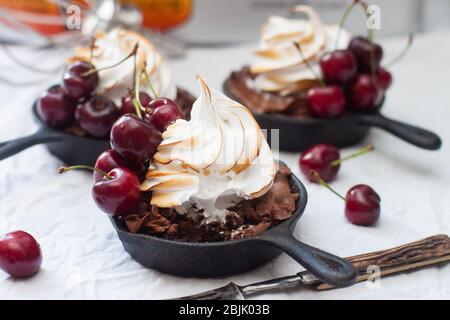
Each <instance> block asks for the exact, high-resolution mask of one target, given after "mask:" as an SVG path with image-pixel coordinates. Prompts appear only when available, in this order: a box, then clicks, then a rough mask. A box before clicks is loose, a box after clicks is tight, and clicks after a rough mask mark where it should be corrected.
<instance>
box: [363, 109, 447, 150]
mask: <svg viewBox="0 0 450 320" xmlns="http://www.w3.org/2000/svg"><path fill="white" fill-rule="evenodd" d="M358 117H359V119H360V122H361V123H362V124H364V125H368V126H374V127H377V128H381V129H384V130H386V131H388V132H390V133H392V134H393V135H395V136H397V137H399V138H401V139H403V140H405V141H408V142H409V143H411V144H413V145H415V146H418V147H421V148H424V149H428V150H437V149H439V148H440V147H441V144H442V142H441V138H439V136H437V135H436V134H434V133H433V132H430V131H428V130H425V129H422V128H418V127H415V126H412V125H410V124H406V123H402V122H399V121H395V120H391V119H388V118H386V117H385V116H383V115H381V114H379V113H375V114H362V115H359V116H358Z"/></svg>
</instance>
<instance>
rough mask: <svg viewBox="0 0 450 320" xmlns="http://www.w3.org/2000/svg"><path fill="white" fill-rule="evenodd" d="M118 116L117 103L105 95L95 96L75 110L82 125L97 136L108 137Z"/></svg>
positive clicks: (92, 134) (76, 116)
mask: <svg viewBox="0 0 450 320" xmlns="http://www.w3.org/2000/svg"><path fill="white" fill-rule="evenodd" d="M118 117H119V111H118V109H117V107H116V105H115V104H114V102H112V101H111V100H110V99H108V98H106V97H104V96H93V97H92V98H90V99H89V100H87V101H85V102H83V103H82V104H79V105H78V106H77V109H76V112H75V118H76V119H77V121H78V123H79V124H80V127H81V128H83V130H85V131H86V132H87V133H89V134H90V135H91V136H93V137H96V138H103V137H106V136H107V135H108V133H109V131H110V130H111V127H112V125H113V123H114V121H116V120H117V118H118Z"/></svg>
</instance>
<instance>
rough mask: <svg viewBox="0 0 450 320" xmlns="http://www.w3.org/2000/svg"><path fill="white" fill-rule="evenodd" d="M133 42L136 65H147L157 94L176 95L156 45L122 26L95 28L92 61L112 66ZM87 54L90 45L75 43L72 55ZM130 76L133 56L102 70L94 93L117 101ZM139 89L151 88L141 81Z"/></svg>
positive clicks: (82, 57) (87, 57) (82, 56)
mask: <svg viewBox="0 0 450 320" xmlns="http://www.w3.org/2000/svg"><path fill="white" fill-rule="evenodd" d="M136 43H139V48H138V51H137V54H136V69H137V70H142V69H143V68H144V65H146V66H147V69H146V70H147V72H148V74H149V76H150V79H151V82H152V85H153V86H154V88H155V90H156V92H157V94H158V95H159V96H164V97H167V98H170V99H175V98H176V84H175V82H174V79H173V76H172V73H171V71H170V69H169V68H168V66H167V63H166V62H165V61H164V59H163V58H162V56H161V54H160V53H159V52H158V51H157V50H156V48H155V46H154V45H153V44H152V43H151V42H150V41H149V40H148V39H147V38H145V37H144V36H142V35H141V34H139V33H136V32H133V31H129V30H125V29H121V28H116V29H113V30H111V31H110V32H108V33H105V32H98V33H97V35H96V38H95V47H94V50H93V55H92V56H93V57H92V60H91V62H92V63H93V64H94V65H95V67H96V68H103V67H107V66H111V65H113V64H115V63H117V62H118V61H120V60H122V59H123V58H124V57H126V56H127V55H128V54H130V52H131V51H132V50H133V48H134V46H135V45H136ZM90 56H91V49H90V48H89V47H78V48H77V49H76V56H75V57H74V58H73V59H78V60H90ZM133 76H134V59H128V60H126V61H125V62H123V63H121V64H120V65H119V66H116V67H114V68H111V69H107V70H103V71H101V73H100V83H99V85H98V88H97V93H99V94H102V95H105V96H107V97H109V98H110V99H112V100H114V101H115V102H116V103H118V102H119V101H120V98H121V97H122V96H123V95H125V94H126V93H127V91H128V90H129V89H131V88H132V87H133ZM141 90H143V91H146V92H147V93H148V94H149V95H150V96H152V92H151V91H150V89H149V88H148V86H147V85H144V83H142V85H141Z"/></svg>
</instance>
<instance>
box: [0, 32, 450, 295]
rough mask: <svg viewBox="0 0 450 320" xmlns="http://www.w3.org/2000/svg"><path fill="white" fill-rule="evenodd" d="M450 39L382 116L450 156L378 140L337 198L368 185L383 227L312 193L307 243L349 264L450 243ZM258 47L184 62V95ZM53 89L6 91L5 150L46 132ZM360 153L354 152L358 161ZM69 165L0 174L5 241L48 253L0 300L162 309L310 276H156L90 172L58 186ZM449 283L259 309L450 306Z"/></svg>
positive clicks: (419, 51) (304, 222)
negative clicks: (45, 95)
mask: <svg viewBox="0 0 450 320" xmlns="http://www.w3.org/2000/svg"><path fill="white" fill-rule="evenodd" d="M449 37H450V33H449V32H440V33H432V34H429V35H424V36H419V37H418V38H417V41H416V43H415V45H414V47H413V49H412V50H411V52H410V53H409V55H408V56H407V58H405V59H404V60H403V61H402V62H401V63H399V64H398V65H396V66H395V67H394V68H393V69H392V71H393V73H394V85H393V87H392V89H391V90H390V91H389V93H388V98H387V101H386V105H385V108H384V110H383V112H384V113H385V114H386V115H388V116H392V117H394V118H398V119H403V120H405V121H409V122H411V123H415V124H419V125H421V126H423V127H425V128H430V129H433V130H434V131H435V132H437V133H438V134H440V135H441V137H442V139H443V140H444V145H443V148H442V150H440V151H438V152H429V151H424V150H421V149H418V148H416V147H413V146H411V145H408V144H406V143H404V142H402V141H400V140H398V139H397V138H395V137H392V136H390V135H389V134H387V133H384V132H381V131H378V130H372V132H371V133H370V135H369V136H368V137H367V139H366V140H365V141H364V142H363V143H362V144H361V145H363V144H365V143H373V144H374V145H375V147H376V151H375V152H373V153H371V154H368V155H366V156H365V157H364V158H359V159H355V160H353V161H352V162H348V163H346V164H344V165H343V166H342V168H341V169H342V170H341V172H340V175H339V178H338V180H337V181H336V182H335V183H333V186H334V187H335V188H336V189H337V190H339V191H341V192H345V190H347V189H348V188H349V187H351V186H352V185H354V184H357V183H366V184H370V185H371V186H373V188H374V189H375V190H376V191H377V192H378V193H379V194H380V196H381V198H382V213H381V219H380V221H379V223H378V224H377V226H375V227H372V228H363V227H358V226H354V225H351V224H350V223H348V222H347V221H346V220H345V218H344V215H343V203H342V200H340V199H339V198H337V197H336V196H334V195H333V194H332V193H330V192H329V191H327V190H325V189H323V188H321V187H320V186H318V185H314V184H310V183H305V184H306V187H307V189H308V193H309V203H308V205H307V208H306V211H305V214H304V216H303V217H302V219H301V220H300V223H299V224H298V226H297V228H296V229H295V235H296V236H297V237H299V238H300V239H301V240H303V241H305V242H306V243H309V244H311V245H314V246H317V247H319V248H322V249H324V250H328V251H330V252H333V253H335V254H338V255H341V256H349V255H354V254H359V253H363V252H368V251H373V250H378V249H383V248H388V247H392V246H396V245H400V244H403V243H406V242H411V241H415V240H418V239H421V238H424V237H427V236H430V235H433V234H438V233H446V234H449V233H450V197H449V194H450V169H449V163H450V147H449V141H450V126H449V125H448V123H447V121H448V119H449V116H450V93H449V90H448V74H449V73H450V70H449V64H448V57H449V56H450V42H449V41H448V39H449ZM403 44H404V38H403V37H402V38H394V39H389V40H386V41H384V42H383V45H384V46H385V52H386V55H387V56H392V55H395V54H396V53H397V52H398V51H399V50H401V48H402V47H403ZM254 45H256V43H254V44H251V45H245V46H241V47H230V48H216V49H210V50H206V49H197V50H193V51H190V52H189V53H188V55H187V56H186V57H185V59H183V60H177V61H171V65H172V68H173V70H174V72H175V75H176V79H177V81H178V83H179V85H181V86H184V87H186V88H188V89H190V90H191V91H192V92H193V93H195V94H197V93H198V88H197V85H196V82H195V80H194V77H195V75H196V74H197V73H201V74H203V76H204V77H205V78H206V80H207V81H208V82H209V83H210V85H211V86H212V87H215V88H220V87H221V84H222V81H223V80H224V78H225V77H226V76H227V75H228V73H229V72H230V70H232V69H236V68H238V67H240V66H241V65H242V64H244V63H246V62H248V61H249V60H250V58H251V55H250V49H251V47H253V46H254ZM436 48H439V50H436ZM24 56H25V58H26V59H27V61H29V62H31V63H35V64H36V65H42V64H45V63H49V62H51V61H56V60H57V58H53V56H52V55H49V54H48V53H46V54H43V55H42V56H40V57H38V56H35V55H30V54H25V53H24ZM36 61H42V64H39V62H36ZM0 67H1V70H2V71H3V72H2V74H3V75H4V74H5V73H6V71H7V70H8V69H11V68H12V67H11V63H10V61H9V60H8V59H7V58H6V57H5V56H3V55H2V56H0ZM13 70H14V73H15V75H16V76H17V77H18V78H20V79H22V80H27V79H30V78H31V77H30V76H29V75H28V74H27V73H25V72H22V71H21V70H23V69H21V68H18V67H14V68H13ZM59 76H60V75H59V74H58V75H55V77H54V78H55V79H56V78H59ZM53 81H54V80H50V79H48V80H46V81H41V82H40V83H38V84H37V85H35V86H32V87H22V86H19V87H9V86H6V85H2V86H1V87H0V101H1V105H0V141H3V140H6V139H12V138H15V137H18V136H22V135H25V134H30V133H32V132H34V130H36V124H35V123H34V122H33V120H32V118H31V116H30V108H31V104H32V102H33V101H34V99H36V97H37V96H38V94H39V93H40V92H41V91H42V90H43V89H45V87H46V86H47V85H48V84H50V83H52V82H53ZM298 138H299V139H301V137H298ZM357 147H359V146H355V147H354V148H348V149H346V150H343V152H344V153H350V152H352V150H355V149H356V148H357ZM298 156H299V155H298V154H296V153H282V154H281V159H282V160H283V161H285V162H287V163H288V164H289V165H290V167H291V168H292V170H293V171H294V173H295V174H299V169H298V167H297V160H298ZM60 164H61V163H60V162H59V161H58V160H57V159H56V158H54V157H52V156H51V155H50V154H49V153H48V152H47V151H46V149H45V148H44V147H43V146H37V147H34V148H32V149H29V150H27V151H24V152H22V153H21V154H18V155H17V156H15V157H12V158H9V159H6V160H4V161H1V162H0V234H3V233H6V232H8V231H12V230H16V229H23V230H26V231H28V232H30V233H32V234H33V235H35V236H36V238H37V239H38V240H39V242H40V243H41V245H42V249H43V252H44V262H43V266H42V270H41V272H40V273H39V274H37V275H36V276H35V277H33V278H31V279H28V280H13V279H11V278H9V277H8V276H7V275H6V274H4V273H1V272H0V299H12V298H21V299H36V298H37V299H49V298H52V299H56V298H58V299H61V298H62V299H64V298H76V299H77V298H80V299H95V298H99V299H100V298H101V299H161V298H169V297H174V296H179V295H186V294H191V293H196V292H198V291H202V290H206V289H211V288H214V287H217V286H221V285H224V284H226V283H227V282H229V281H235V282H236V283H238V284H247V283H251V282H256V281H261V280H265V279H269V278H272V277H278V276H285V275H289V274H294V273H296V272H298V271H300V270H302V268H301V267H300V266H299V265H298V264H297V263H296V262H294V261H293V260H292V259H291V258H289V257H288V256H287V255H285V254H283V255H282V256H280V257H279V258H277V259H275V260H274V261H273V262H271V263H269V264H267V265H265V266H262V267H260V268H258V269H257V270H253V271H250V272H248V273H246V274H242V275H236V276H233V277H228V278H223V279H189V278H178V277H173V276H170V275H166V274H162V273H160V272H156V271H153V270H147V269H145V268H143V267H141V266H140V265H139V264H137V263H136V262H134V261H133V260H132V259H131V258H130V257H129V256H128V254H127V253H126V252H125V251H124V249H123V248H122V246H121V243H120V241H119V240H118V238H117V236H116V234H115V232H114V230H113V228H112V227H111V225H110V223H109V221H108V219H107V217H106V216H105V215H104V214H103V213H101V212H100V211H99V210H98V209H97V208H96V207H95V204H94V203H93V201H92V199H91V195H90V190H91V184H92V180H91V177H90V176H89V175H88V174H85V173H82V172H72V173H67V174H66V175H64V176H58V175H57V174H56V169H57V167H58V166H59V165H60ZM449 283H450V266H442V267H433V268H428V269H426V270H421V271H418V272H414V273H410V274H404V275H400V276H396V277H391V278H386V279H382V280H381V287H380V288H379V289H368V288H367V286H366V284H364V283H362V284H358V285H355V286H353V287H350V288H345V289H339V290H333V291H328V292H321V293H316V292H309V291H306V290H302V289H300V288H299V289H298V290H297V289H294V290H289V291H279V292H275V293H272V294H265V295H262V296H257V297H260V298H265V299H268V298H273V299H331V298H337V299H362V298H369V299H412V298H425V299H426V298H447V299H449V298H450V287H449V286H448V284H449Z"/></svg>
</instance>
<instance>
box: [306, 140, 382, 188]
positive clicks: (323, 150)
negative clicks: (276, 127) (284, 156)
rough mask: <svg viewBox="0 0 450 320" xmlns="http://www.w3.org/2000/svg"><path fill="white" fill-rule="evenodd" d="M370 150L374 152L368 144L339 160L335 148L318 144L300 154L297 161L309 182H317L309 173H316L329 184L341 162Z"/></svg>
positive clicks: (338, 154) (338, 153)
mask: <svg viewBox="0 0 450 320" xmlns="http://www.w3.org/2000/svg"><path fill="white" fill-rule="evenodd" d="M372 150H374V147H373V145H371V144H369V145H367V146H365V147H363V148H361V149H359V150H358V151H356V152H355V153H353V154H351V155H348V156H346V157H344V158H341V157H340V152H339V149H338V148H336V147H335V146H333V145H330V144H318V145H315V146H313V147H310V148H308V149H307V150H305V151H304V152H303V153H302V155H301V156H300V159H299V165H300V170H301V171H302V173H303V174H304V175H305V177H306V178H307V179H308V180H309V181H311V182H317V179H316V178H315V177H313V176H311V174H310V173H311V171H315V172H317V173H318V174H319V175H320V177H321V178H322V179H323V180H324V181H326V182H330V181H332V180H333V179H334V178H335V177H336V175H337V173H338V172H339V169H340V166H341V163H342V162H343V161H346V160H349V159H352V158H355V157H358V156H361V155H363V154H365V153H367V152H369V151H372Z"/></svg>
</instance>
